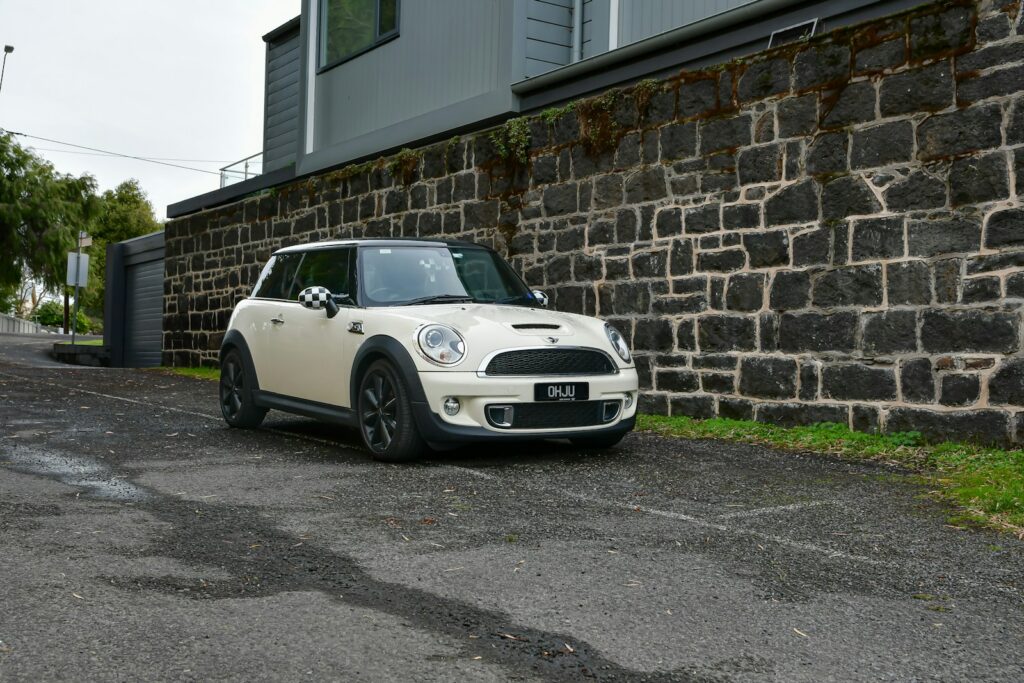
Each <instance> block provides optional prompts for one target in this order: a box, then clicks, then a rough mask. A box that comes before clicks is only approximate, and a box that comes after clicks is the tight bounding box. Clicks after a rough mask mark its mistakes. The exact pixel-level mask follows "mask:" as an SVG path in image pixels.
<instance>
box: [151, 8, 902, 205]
mask: <svg viewBox="0 0 1024 683" xmlns="http://www.w3.org/2000/svg"><path fill="white" fill-rule="evenodd" d="M914 4H917V2H916V0H828V1H824V0H817V1H807V0H699V1H698V0H693V1H689V0H687V1H683V0H429V1H427V0H415V1H414V0H404V1H403V0H303V5H302V14H301V15H300V16H299V17H296V18H295V19H293V20H291V21H289V22H287V23H285V24H284V25H282V26H280V27H278V28H277V29H275V30H273V31H271V32H270V33H268V34H266V35H265V36H264V37H263V38H264V41H265V42H266V45H267V51H266V60H267V61H266V91H265V92H266V95H265V109H264V117H265V123H264V139H263V150H262V152H263V158H262V174H261V175H259V176H257V177H255V178H248V179H247V180H244V181H243V182H240V183H238V184H236V185H232V186H229V187H224V188H221V189H220V190H217V191H214V192H210V193H207V194H204V195H201V196H199V197H194V198H191V199H188V200H185V201H182V202H179V203H177V204H173V205H171V206H170V207H168V215H169V216H170V217H175V216H181V215H185V214H187V213H190V212H193V211H196V210H200V209H203V208H208V207H211V206H217V205H220V204H223V203H225V202H228V201H231V200H233V199H235V198H237V197H240V196H244V195H245V194H247V193H250V192H253V191H258V190H261V189H265V188H268V187H273V186H276V185H280V184H282V183H285V182H288V181H290V180H292V179H294V178H297V177H303V176H310V175H314V174H316V173H318V172H322V171H325V170H328V169H331V168H335V167H339V166H341V165H344V164H347V163H351V162H356V161H359V160H363V159H369V158H375V157H377V156H379V155H382V154H387V153H390V152H393V151H395V150H397V149H399V148H401V147H405V146H409V147H413V146H418V145H422V144H425V143H428V142H431V141H434V140H441V139H445V138H447V137H450V136H452V135H453V134H457V133H463V132H468V131H470V130H478V129H480V128H485V127H487V126H488V125H491V124H494V123H498V122H500V121H501V120H503V119H507V118H509V117H512V116H516V115H519V114H523V113H530V112H534V111H537V110H539V109H541V108H544V107H547V106H549V105H552V104H556V103H558V102H562V101H566V100H568V99H571V98H576V97H579V96H581V95H586V94H588V93H592V92H598V91H602V90H605V89H607V88H608V87H610V86H613V85H618V84H623V83H628V82H630V81H635V80H638V79H640V78H644V77H649V76H664V75H666V74H669V73H672V72H675V71H678V70H679V69H680V68H699V67H701V66H706V65H708V64H715V63H721V62H723V61H725V60H728V59H730V58H732V57H736V56H739V55H744V54H750V53H753V52H757V51H759V50H762V49H764V48H766V47H768V46H769V43H772V42H774V43H775V44H778V42H779V41H780V40H782V41H792V40H795V39H800V38H802V37H805V36H807V35H809V34H811V33H813V32H815V31H817V32H821V31H824V30H830V29H832V28H836V27H838V26H842V25H847V24H850V23H854V22H857V21H861V20H864V19H868V18H872V17H875V16H882V15H885V14H890V13H892V12H894V11H897V10H899V9H902V8H905V7H909V6H912V5H914ZM248 175H250V174H249V173H246V174H245V177H248Z"/></svg>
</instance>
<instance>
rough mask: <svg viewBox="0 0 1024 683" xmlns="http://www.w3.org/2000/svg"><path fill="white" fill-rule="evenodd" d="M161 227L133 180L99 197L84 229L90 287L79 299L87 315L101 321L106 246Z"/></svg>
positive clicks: (137, 184) (140, 189)
mask: <svg viewBox="0 0 1024 683" xmlns="http://www.w3.org/2000/svg"><path fill="white" fill-rule="evenodd" d="M162 227H163V226H162V225H161V224H160V223H159V221H157V219H156V217H155V216H154V215H153V205H152V204H150V203H149V198H148V197H146V193H145V192H143V190H142V188H141V187H139V181H137V180H135V179H134V178H132V179H129V180H126V181H124V182H123V183H121V184H120V185H118V186H117V187H115V188H114V189H113V190H107V191H106V192H104V193H103V194H102V195H101V196H100V197H99V206H98V209H97V211H96V214H95V216H94V217H93V220H92V221H91V223H90V224H89V227H88V228H87V231H88V232H89V234H90V235H91V236H92V238H93V243H92V246H91V247H89V249H88V252H89V287H88V288H87V290H86V292H85V294H84V295H83V296H82V306H83V308H84V309H85V311H86V312H87V313H89V315H91V316H93V317H95V318H99V319H102V318H103V297H104V292H105V290H106V264H107V245H108V244H113V243H114V242H120V241H122V240H127V239H131V238H133V237H140V236H141V235H148V234H149V233H151V232H156V231H157V230H160V229H161V228H162Z"/></svg>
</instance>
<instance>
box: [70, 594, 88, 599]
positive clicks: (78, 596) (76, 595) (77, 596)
mask: <svg viewBox="0 0 1024 683" xmlns="http://www.w3.org/2000/svg"><path fill="white" fill-rule="evenodd" d="M71 595H73V596H74V597H76V598H78V599H79V600H85V598H83V597H82V596H81V595H79V594H78V593H72V594H71Z"/></svg>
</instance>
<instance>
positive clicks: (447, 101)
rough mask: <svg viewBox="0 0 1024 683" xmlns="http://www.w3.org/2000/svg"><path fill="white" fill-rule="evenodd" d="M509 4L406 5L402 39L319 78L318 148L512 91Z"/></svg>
mask: <svg viewBox="0 0 1024 683" xmlns="http://www.w3.org/2000/svg"><path fill="white" fill-rule="evenodd" d="M508 3H509V0H447V1H446V2H444V3H428V2H418V1H414V0H406V1H405V2H403V3H402V4H401V12H400V22H401V25H400V27H399V29H400V33H399V36H398V37H397V38H396V39H394V40H391V41H390V42H387V43H384V44H382V45H380V46H378V47H376V48H374V49H372V50H370V51H369V52H366V53H365V54H362V55H359V56H358V57H355V58H354V59H351V60H350V61H348V62H344V63H342V64H340V65H338V66H336V67H333V68H331V69H328V70H327V71H324V72H323V73H321V74H319V75H317V76H316V77H315V88H314V90H313V92H314V102H313V106H314V115H313V125H314V129H315V130H314V131H313V150H314V151H317V150H322V149H325V148H329V147H331V146H334V145H341V144H343V143H346V142H347V141H350V140H353V139H355V138H358V137H360V136H364V135H367V134H370V133H373V132H375V131H380V130H381V129H384V128H386V127H388V126H392V125H395V124H400V123H402V122H404V121H408V120H410V119H413V118H415V117H417V116H420V115H424V114H428V113H430V112H434V111H437V110H440V109H442V108H445V107H448V106H450V105H453V104H456V103H459V102H463V101H466V100H469V99H471V98H474V97H477V96H481V95H490V94H497V93H506V92H507V91H508V84H509V78H510V77H511V76H512V74H511V73H510V72H509V70H508V62H507V59H508V57H507V55H505V54H503V52H504V50H507V49H508V48H507V44H508V41H506V40H504V35H503V34H505V33H506V32H508V31H510V30H511V29H510V28H509V27H508V26H507V23H506V24H503V19H504V20H505V21H506V22H507V16H508V13H509V12H508V10H509V8H510V5H509V4H508ZM498 113H501V112H498V111H494V112H478V113H476V114H475V115H474V116H476V117H478V118H484V117H486V115H494V114H498ZM469 122H470V121H467V122H466V123H469ZM453 123H456V122H453ZM395 142H396V143H400V142H402V141H401V140H395Z"/></svg>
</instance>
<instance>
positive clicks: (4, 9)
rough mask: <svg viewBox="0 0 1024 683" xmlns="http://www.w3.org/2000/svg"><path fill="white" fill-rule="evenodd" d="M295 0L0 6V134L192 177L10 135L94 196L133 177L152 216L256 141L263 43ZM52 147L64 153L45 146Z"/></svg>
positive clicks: (204, 183) (210, 184)
mask: <svg viewBox="0 0 1024 683" xmlns="http://www.w3.org/2000/svg"><path fill="white" fill-rule="evenodd" d="M299 4H300V0H47V1H46V2H40V1H39V0H0V44H4V45H13V46H14V52H13V53H11V54H9V55H7V65H6V72H5V74H4V77H3V84H2V87H0V128H3V129H6V130H10V131H18V132H22V133H28V134H30V135H35V136H39V137H45V138H50V139H53V140H60V141H62V142H69V143H74V144H77V145H84V146H86V147H93V148H98V149H103V150H109V151H113V152H119V153H122V154H130V155H134V156H144V157H150V158H154V157H156V158H166V159H189V160H202V161H169V162H168V163H175V164H180V165H183V166H190V167H194V168H199V169H204V170H207V171H212V172H213V173H200V172H197V171H191V170H184V169H178V168H171V167H167V166H160V165H157V164H150V163H145V162H142V161H135V160H130V159H119V158H113V157H106V156H96V155H93V154H91V153H90V154H79V153H71V151H75V152H82V151H84V150H73V148H70V147H66V146H64V145H60V144H55V143H52V142H44V141H42V140H35V139H30V138H19V141H20V142H21V144H23V145H30V146H31V147H33V148H34V149H35V151H36V152H37V153H38V154H39V156H42V157H44V158H45V159H47V160H49V161H50V162H52V163H53V165H54V166H55V167H56V169H57V170H58V171H60V172H62V173H70V174H73V175H76V176H77V175H81V174H84V173H89V174H91V175H92V176H94V177H95V178H96V180H97V183H98V185H99V189H100V190H101V191H102V190H106V189H112V188H114V187H116V186H117V185H118V184H119V183H121V182H122V181H124V180H127V179H128V178H136V179H138V181H139V183H140V185H141V186H142V188H143V190H145V192H146V193H147V194H148V196H149V199H150V201H151V202H152V203H153V208H154V211H155V213H156V217H157V218H158V219H161V220H162V219H164V218H165V217H166V210H167V205H168V204H173V203H174V202H178V201H181V200H183V199H188V198H189V197H194V196H196V195H199V194H202V193H204V192H208V191H210V190H215V189H217V187H218V186H219V178H218V175H217V174H216V172H217V170H218V169H219V168H220V167H221V166H225V165H227V164H228V163H231V162H234V161H237V160H239V159H242V158H243V157H246V156H249V155H250V154H255V153H257V152H259V151H260V150H261V148H262V146H263V87H264V60H265V56H266V55H265V44H264V43H263V40H262V36H263V34H265V33H267V32H268V31H270V30H271V29H274V28H276V27H277V26H279V25H280V24H283V23H284V22H286V21H288V20H289V19H291V18H293V17H295V16H297V15H298V14H299ZM54 150H63V151H54Z"/></svg>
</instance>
